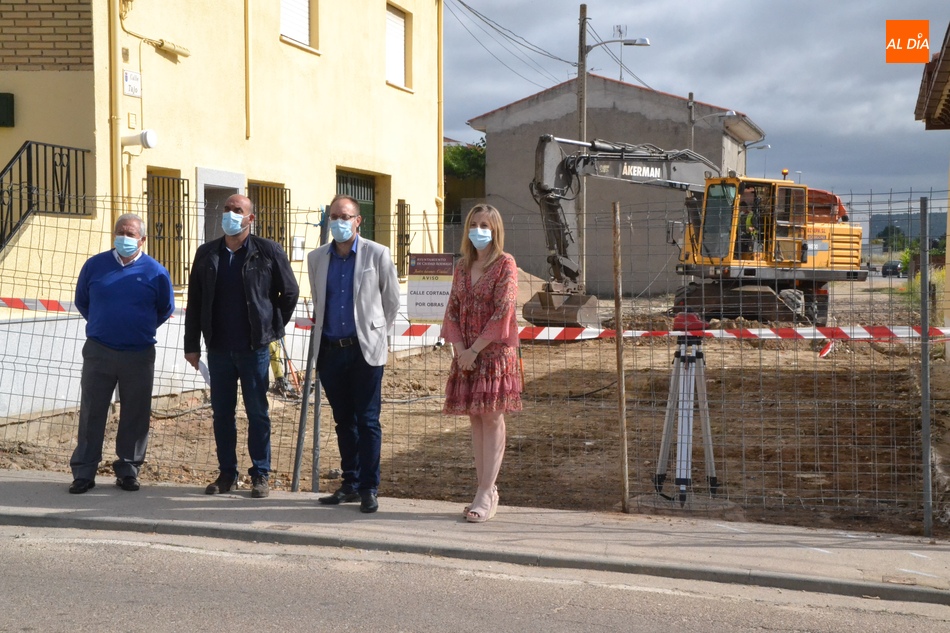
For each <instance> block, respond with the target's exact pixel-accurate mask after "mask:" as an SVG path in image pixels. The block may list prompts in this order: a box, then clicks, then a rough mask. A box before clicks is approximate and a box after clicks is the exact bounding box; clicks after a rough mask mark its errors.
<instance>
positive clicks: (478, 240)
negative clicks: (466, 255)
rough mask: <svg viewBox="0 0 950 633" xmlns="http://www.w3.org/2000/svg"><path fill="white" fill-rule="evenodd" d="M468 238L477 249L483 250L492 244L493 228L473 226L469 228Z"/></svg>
mask: <svg viewBox="0 0 950 633" xmlns="http://www.w3.org/2000/svg"><path fill="white" fill-rule="evenodd" d="M468 239H470V240H471V241H472V246H474V247H475V248H476V250H482V249H484V248H485V247H486V246H488V245H489V244H491V229H481V228H473V229H469V230H468Z"/></svg>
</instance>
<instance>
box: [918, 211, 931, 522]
mask: <svg viewBox="0 0 950 633" xmlns="http://www.w3.org/2000/svg"><path fill="white" fill-rule="evenodd" d="M928 224H929V221H928V218H927V198H921V199H920V391H921V394H920V411H921V417H920V435H921V444H922V446H921V451H922V452H923V458H924V460H923V461H924V463H923V471H924V472H923V475H924V480H923V487H924V495H923V497H924V498H923V501H924V535H925V536H927V537H932V536H933V488H932V486H933V484H932V483H931V455H930V450H931V444H930V441H931V437H930V227H929V226H928Z"/></svg>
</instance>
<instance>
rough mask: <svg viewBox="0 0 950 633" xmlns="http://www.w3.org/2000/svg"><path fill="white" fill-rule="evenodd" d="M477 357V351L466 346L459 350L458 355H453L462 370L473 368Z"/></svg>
mask: <svg viewBox="0 0 950 633" xmlns="http://www.w3.org/2000/svg"><path fill="white" fill-rule="evenodd" d="M477 358H478V352H476V351H475V350H473V349H472V348H468V349H463V350H462V351H461V352H459V354H458V356H456V357H455V361H456V362H457V363H458V366H459V369H461V370H462V371H471V370H473V369H475V360H476V359H477Z"/></svg>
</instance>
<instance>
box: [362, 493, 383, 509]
mask: <svg viewBox="0 0 950 633" xmlns="http://www.w3.org/2000/svg"><path fill="white" fill-rule="evenodd" d="M377 510H379V502H378V501H376V493H375V492H360V512H363V513H365V514H371V513H373V512H376V511H377Z"/></svg>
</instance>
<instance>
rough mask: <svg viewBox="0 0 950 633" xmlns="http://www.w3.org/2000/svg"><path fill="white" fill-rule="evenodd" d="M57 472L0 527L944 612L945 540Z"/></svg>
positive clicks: (30, 490) (4, 486) (3, 492)
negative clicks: (469, 516)
mask: <svg viewBox="0 0 950 633" xmlns="http://www.w3.org/2000/svg"><path fill="white" fill-rule="evenodd" d="M70 481H71V478H70V477H69V475H66V474H63V473H49V472H37V471H15V470H0V524H3V525H18V526H24V527H30V526H36V527H53V528H86V529H94V530H120V531H131V532H143V533H160V534H178V535H189V536H203V537H213V538H221V539H234V540H242V541H258V542H273V543H282V544H288V545H318V546H324V547H350V548H357V549H368V550H383V551H393V552H404V553H414V554H426V555H432V556H442V557H447V558H461V559H469V560H485V561H497V562H504V563H515V564H522V565H534V566H542V567H560V568H582V569H593V570H604V571H613V572H624V573H631V574H644V575H653V576H662V577H667V578H681V579H688V580H705V581H713V582H723V583H736V584H744V585H757V586H762V587H775V588H782V589H791V590H800V591H813V592H823V593H834V594H841V595H849V596H868V597H875V598H880V599H885V600H900V601H913V602H927V603H935V604H946V605H950V542H946V541H935V542H933V543H931V542H930V541H928V540H927V539H924V538H915V537H905V536H893V535H885V534H872V533H862V532H843V531H835V530H815V529H808V528H799V527H786V526H776V525H766V524H759V523H733V522H726V521H719V520H714V519H689V518H679V517H669V516H646V515H638V514H629V515H627V514H621V513H592V512H572V511H566V510H543V509H535V508H520V507H509V506H505V505H504V491H501V492H502V499H501V501H502V505H501V507H500V508H499V510H498V515H497V516H496V517H495V518H494V519H493V520H492V521H489V522H488V523H485V524H480V525H474V524H470V523H466V522H465V521H464V520H463V519H462V518H461V510H462V508H461V504H457V503H446V502H442V501H418V500H411V499H391V498H388V497H380V500H379V506H380V509H379V512H377V513H376V514H372V515H364V514H361V513H360V511H359V504H358V503H354V504H346V505H342V506H336V507H334V506H321V505H320V504H318V503H317V499H316V497H317V495H316V494H314V493H309V492H299V493H291V492H282V491H272V492H271V496H270V497H268V498H267V499H251V498H250V491H249V490H247V489H242V490H241V491H239V492H235V493H231V494H226V495H219V496H208V495H205V494H204V490H203V487H199V486H180V485H154V484H149V483H148V482H147V481H146V482H144V484H143V487H142V489H141V490H140V491H139V492H125V491H123V490H120V489H119V488H117V487H116V486H115V485H113V481H114V480H113V479H112V478H110V477H101V476H100V477H99V478H98V480H97V486H96V488H94V489H93V490H91V491H89V492H87V493H86V494H83V495H71V494H68V493H67V492H66V489H67V487H68V486H69V483H70Z"/></svg>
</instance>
